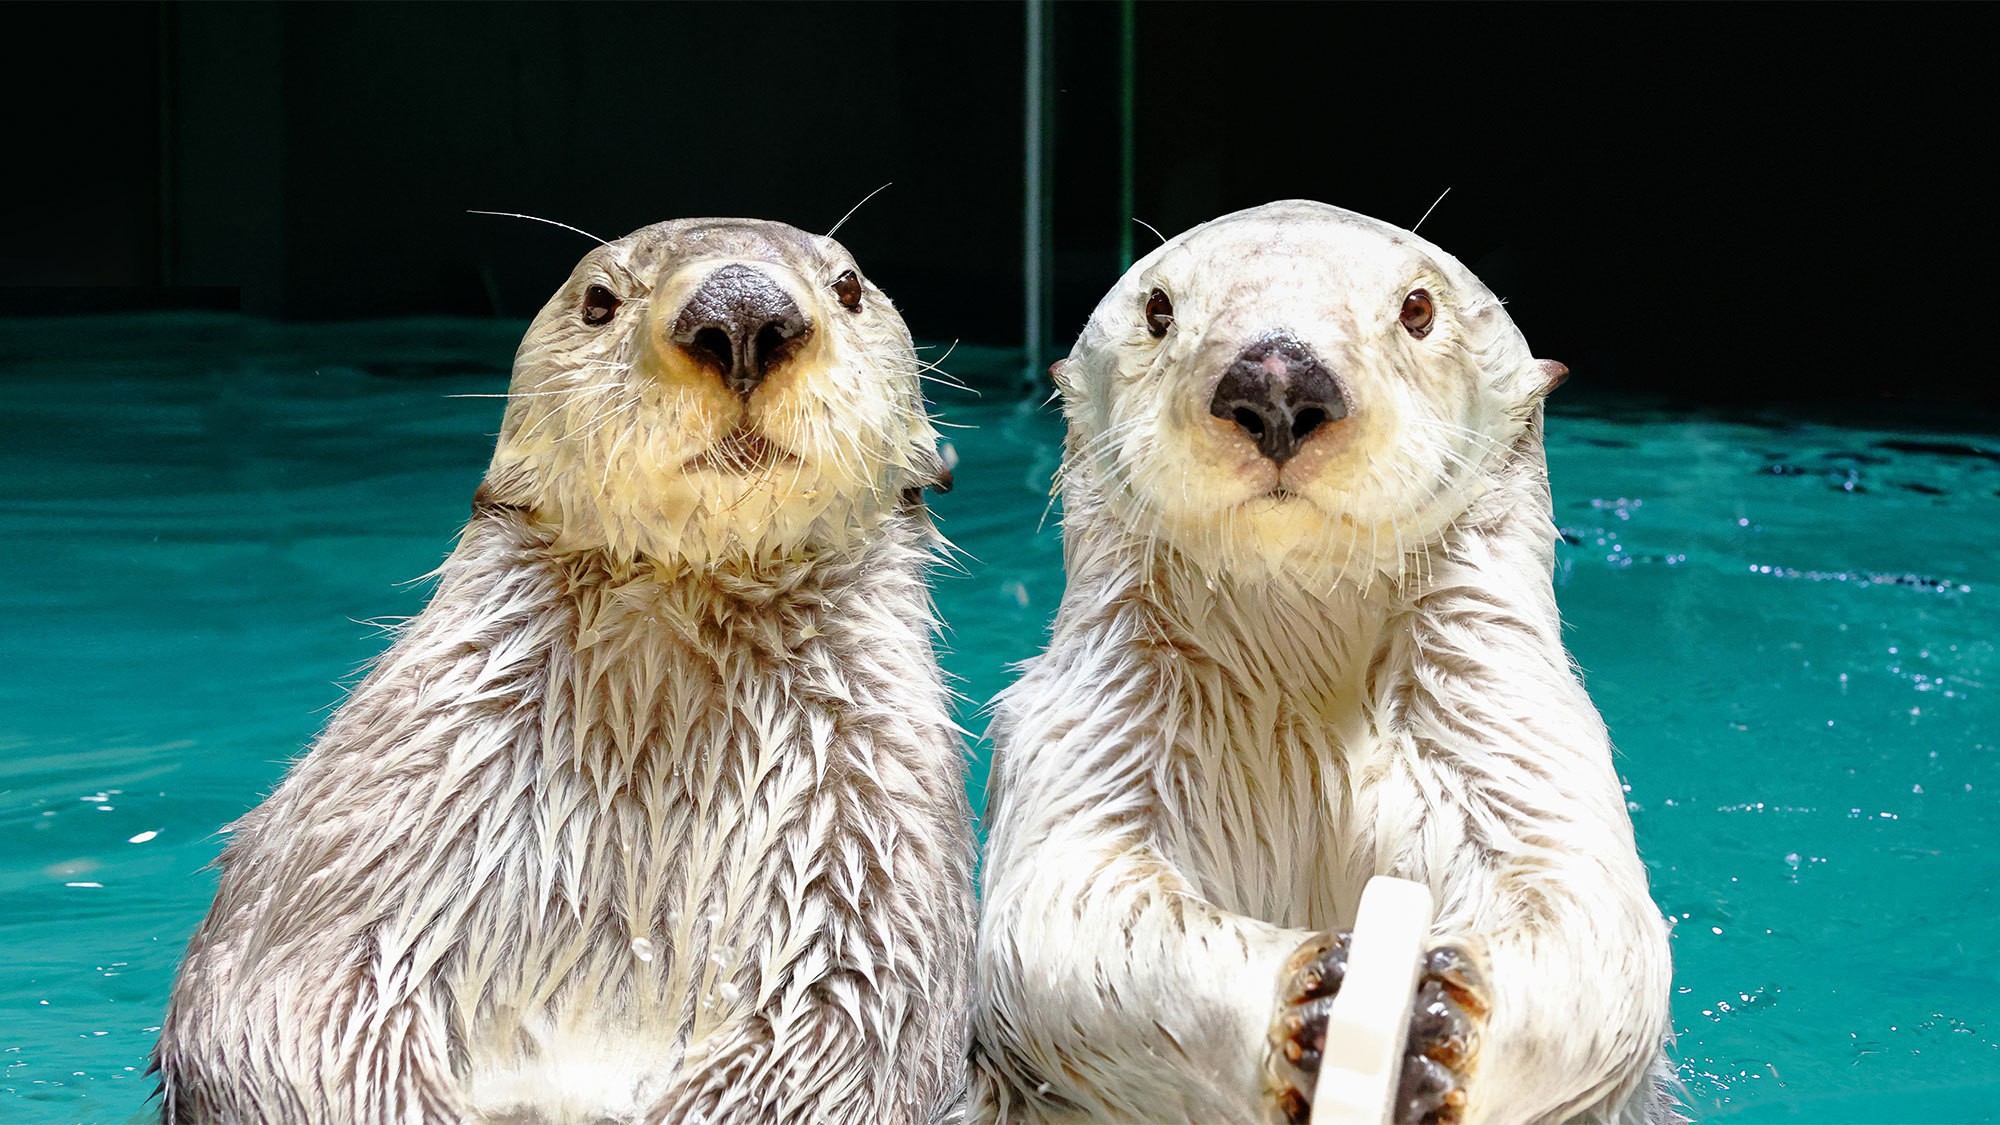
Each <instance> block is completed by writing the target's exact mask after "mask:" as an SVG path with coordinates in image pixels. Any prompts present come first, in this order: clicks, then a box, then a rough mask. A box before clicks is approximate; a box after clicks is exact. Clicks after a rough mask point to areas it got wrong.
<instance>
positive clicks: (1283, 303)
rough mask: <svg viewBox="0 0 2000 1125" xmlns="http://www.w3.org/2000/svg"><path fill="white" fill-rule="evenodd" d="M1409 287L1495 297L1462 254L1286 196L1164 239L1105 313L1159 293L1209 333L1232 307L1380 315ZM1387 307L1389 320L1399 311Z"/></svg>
mask: <svg viewBox="0 0 2000 1125" xmlns="http://www.w3.org/2000/svg"><path fill="white" fill-rule="evenodd" d="M1413 284H1428V285H1430V286H1432V287H1433V288H1435V289H1437V290H1440V291H1441V292H1443V293H1447V294H1449V295H1450V296H1451V297H1452V298H1453V299H1455V300H1456V301H1457V302H1458V303H1459V304H1461V305H1462V306H1467V307H1473V306H1479V305H1484V304H1486V303H1487V302H1489V301H1491V300H1493V297H1492V293H1491V292H1490V291H1489V290H1487V288H1486V287H1485V286H1484V285H1483V284H1481V283H1480V281H1479V280H1478V278H1477V277H1475V276H1474V275H1473V274H1472V272H1471V271H1470V270H1468V269H1466V268H1465V266H1464V264H1463V263H1461V262H1460V261H1459V260H1458V259H1457V258H1455V257H1453V256H1452V255H1451V254H1449V253H1447V252H1445V251H1444V250H1443V249H1441V248H1439V247H1438V246H1436V245H1434V244H1433V243H1431V242H1429V241H1427V240H1425V239H1423V238H1420V237H1418V236H1417V235H1415V234H1412V233H1411V232H1409V231H1406V230H1403V229H1401V228H1399V227H1395V226H1392V225H1390V224H1388V223H1385V222H1382V221H1381V220H1379V219H1374V218H1371V217H1369V216H1367V215H1362V214H1358V213H1356V212H1353V211H1348V210H1345V209H1343V208H1339V207H1334V206H1331V205H1329V204H1325V203H1317V202H1313V201H1310V200H1284V201H1281V202H1277V203H1268V204H1264V205H1263V206H1259V207H1251V208H1247V209H1245V210H1242V211H1237V212H1234V213H1232V214H1228V215H1224V216H1222V217H1221V218H1218V219H1214V220H1212V221H1210V222H1207V223H1203V224H1201V225H1200V226H1197V227H1195V228H1193V229H1191V230H1189V231H1186V232H1185V233H1183V234H1181V235H1179V236H1178V237H1175V238H1173V239H1170V240H1168V241H1167V242H1166V243H1165V244H1163V245H1162V246H1160V247H1159V248H1158V249H1157V250H1155V251H1153V253H1151V254H1150V255H1148V256H1147V257H1146V258H1144V259H1142V260H1140V261H1139V263H1138V264H1136V265H1135V266H1134V267H1133V268H1132V270H1131V271H1130V272H1129V273H1127V274H1126V276H1125V278H1124V279H1123V280H1122V282H1121V283H1120V284H1119V285H1118V286H1116V287H1114V288H1113V290H1112V291H1111V292H1110V293H1109V294H1107V295H1106V297H1105V300H1104V302H1103V303H1102V304H1101V305H1100V306H1099V312H1100V313H1102V314H1109V315H1117V316H1123V315H1125V313H1126V311H1127V309H1128V308H1129V305H1130V302H1131V300H1132V299H1133V296H1134V294H1137V293H1144V292H1146V291H1147V290H1150V289H1152V288H1155V287H1159V288H1162V289H1164V290H1165V291H1166V293H1167V295H1168V296H1169V297H1170V298H1171V299H1172V300H1173V301H1174V303H1175V305H1176V306H1177V307H1185V308H1192V307H1197V306H1198V307H1199V308H1200V309H1202V310H1204V311H1205V312H1207V313H1208V314H1209V316H1210V320H1209V322H1208V327H1209V328H1210V329H1211V330H1218V329H1224V328H1226V327H1228V321H1229V320H1233V319H1238V318H1235V317H1229V316H1228V313H1230V312H1231V311H1232V310H1240V312H1241V314H1242V315H1241V319H1244V320H1247V321H1268V320H1270V319H1272V318H1273V317H1277V316H1283V315H1285V314H1288V313H1289V314H1292V315H1300V314H1309V315H1311V316H1312V317H1313V318H1314V319H1318V318H1321V317H1328V316H1331V317H1336V318H1342V319H1351V318H1352V317H1353V316H1355V315H1357V314H1358V315H1363V316H1366V317H1367V318H1369V319H1379V318H1380V317H1381V316H1382V315H1384V313H1383V309H1384V305H1385V301H1386V300H1387V299H1388V298H1391V297H1394V298H1397V299H1400V297H1401V294H1402V290H1404V289H1406V288H1408V287H1410V286H1411V285H1413ZM1295 306H1296V307H1295ZM1387 307H1388V315H1393V314H1394V311H1395V307H1396V306H1395V305H1394V304H1389V305H1388V306H1387ZM1244 327H1245V328H1248V327H1249V325H1248V324H1246V325H1245V326H1244Z"/></svg>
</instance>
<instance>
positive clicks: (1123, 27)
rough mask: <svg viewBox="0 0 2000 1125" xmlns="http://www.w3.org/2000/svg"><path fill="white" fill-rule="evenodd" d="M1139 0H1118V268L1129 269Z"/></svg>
mask: <svg viewBox="0 0 2000 1125" xmlns="http://www.w3.org/2000/svg"><path fill="white" fill-rule="evenodd" d="M1138 9H1139V3H1138V0H1119V2H1118V268H1119V269H1121V270H1123V269H1129V268H1130V267H1131V265H1132V262H1133V260H1134V258H1133V254H1132V236H1133V228H1135V227H1137V226H1138V225H1139V224H1138V223H1136V222H1134V221H1133V218H1134V215H1133V197H1134V196H1135V195H1136V194H1137V192H1138V182H1139V161H1138V155H1137V147H1136V143H1135V139H1134V137H1133V135H1132V131H1133V128H1134V122H1135V121H1136V119H1137V113H1138V97H1139V90H1138V86H1139V47H1138V39H1139V36H1138V23H1139V15H1138Z"/></svg>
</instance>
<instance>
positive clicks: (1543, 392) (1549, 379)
mask: <svg viewBox="0 0 2000 1125" xmlns="http://www.w3.org/2000/svg"><path fill="white" fill-rule="evenodd" d="M1535 370H1537V371H1540V372H1541V373H1542V382H1541V385H1540V386H1539V387H1538V388H1537V389H1536V390H1535V396H1534V397H1535V401H1536V402H1540V401H1542V400H1543V399H1545V398H1547V397H1549V393H1550V392H1552V391H1554V390H1555V389H1556V388H1557V387H1560V386H1562V385H1563V384H1564V383H1566V382H1568V381H1569V365H1568V364H1565V363H1561V362H1559V361H1557V360H1553V359H1538V360H1536V361H1535Z"/></svg>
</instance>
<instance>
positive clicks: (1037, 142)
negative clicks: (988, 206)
mask: <svg viewBox="0 0 2000 1125" xmlns="http://www.w3.org/2000/svg"><path fill="white" fill-rule="evenodd" d="M1049 4H1050V0H1027V17H1028V19H1027V50H1026V52H1025V54H1026V56H1027V76H1026V89H1025V91H1024V93H1025V95H1026V107H1025V108H1026V112H1025V113H1024V114H1023V115H1022V117H1023V120H1024V124H1023V129H1022V151H1023V161H1022V166H1023V171H1022V175H1023V179H1024V182H1023V184H1022V187H1023V201H1022V202H1023V206H1022V208H1021V217H1022V232H1021V233H1022V262H1021V274H1022V278H1023V280H1024V282H1025V288H1026V290H1027V307H1026V308H1025V309H1024V310H1023V312H1024V313H1025V317H1024V319H1025V322H1026V323H1025V324H1024V326H1023V332H1022V347H1023V353H1024V356H1025V360H1026V362H1025V364H1024V369H1023V371H1022V379H1023V382H1024V383H1025V385H1027V386H1028V387H1030V388H1035V387H1039V386H1041V383H1042V379H1043V374H1042V370H1043V356H1044V354H1045V353H1046V350H1047V346H1048V307H1049V261H1050V255H1049V224H1048V214H1049V203H1048V182H1049V181H1048V165H1049V124H1050V123H1049V122H1048V120H1047V118H1046V115H1047V113H1048V99H1047V93H1048V71H1049Z"/></svg>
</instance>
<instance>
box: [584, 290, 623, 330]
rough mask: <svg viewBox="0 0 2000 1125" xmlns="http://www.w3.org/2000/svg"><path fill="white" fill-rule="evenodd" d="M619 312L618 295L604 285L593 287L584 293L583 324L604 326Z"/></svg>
mask: <svg viewBox="0 0 2000 1125" xmlns="http://www.w3.org/2000/svg"><path fill="white" fill-rule="evenodd" d="M617 311H618V295H617V294H616V293H613V292H612V291H611V290H609V289H606V288H605V287H604V286H602V285H593V286H591V287H590V288H588V289H586V290H584V291H583V322H584V323H585V324H603V323H604V322H605V321H607V320H610V319H611V314H612V313H615V312H617Z"/></svg>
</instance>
